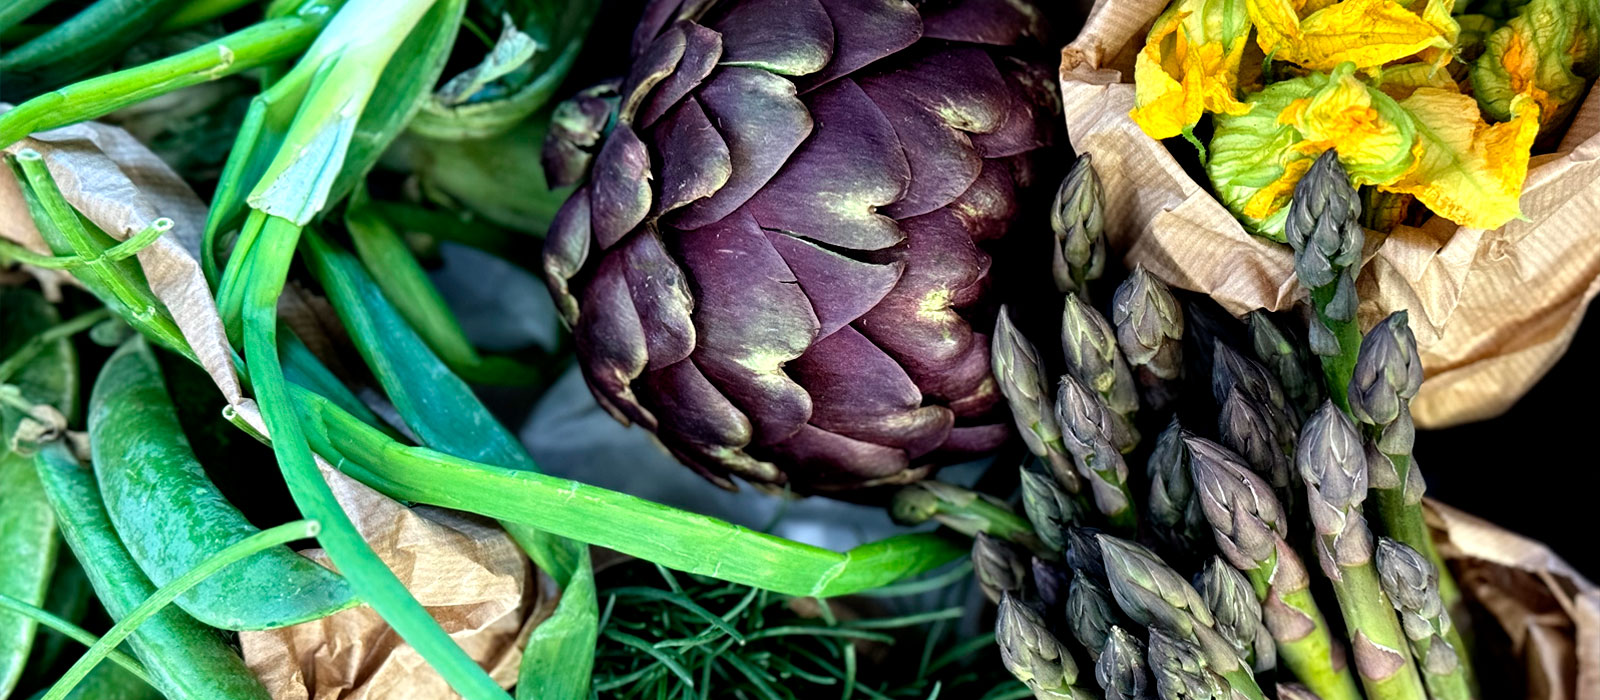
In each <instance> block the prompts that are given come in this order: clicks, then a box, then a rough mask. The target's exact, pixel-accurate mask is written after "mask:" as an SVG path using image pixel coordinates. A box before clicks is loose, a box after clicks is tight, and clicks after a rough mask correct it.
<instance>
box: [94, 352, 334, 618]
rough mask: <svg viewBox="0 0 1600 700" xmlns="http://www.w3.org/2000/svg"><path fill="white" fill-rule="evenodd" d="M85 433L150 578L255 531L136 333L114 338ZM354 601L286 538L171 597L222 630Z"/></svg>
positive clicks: (185, 566) (161, 580)
mask: <svg viewBox="0 0 1600 700" xmlns="http://www.w3.org/2000/svg"><path fill="white" fill-rule="evenodd" d="M89 439H90V444H91V446H92V448H93V453H94V469H95V476H96V478H97V479H98V480H99V483H100V493H101V496H102V497H103V498H104V500H105V508H106V511H107V513H108V514H109V516H110V519H111V523H112V525H113V526H115V528H116V531H117V535H118V536H119V537H120V538H121V540H122V542H123V544H124V545H126V546H127V549H128V553H129V554H130V555H132V557H133V559H134V561H136V562H138V565H139V568H140V569H141V570H142V571H143V572H144V573H145V575H146V576H148V577H149V578H150V580H151V581H153V582H155V584H156V585H158V586H161V585H166V584H167V583H169V582H171V581H172V580H173V579H176V578H177V577H179V576H181V575H183V574H184V572H187V571H189V570H190V569H192V568H194V567H195V566H196V565H198V564H199V563H200V562H202V561H204V560H205V559H206V558H207V557H209V556H211V555H213V554H216V553H217V552H219V551H221V550H222V549H223V548H225V547H227V546H228V545H230V544H233V543H235V542H238V541H239V540H242V539H244V538H246V537H249V536H250V535H253V534H255V533H256V532H259V530H258V529H257V528H256V527H255V526H254V525H251V524H250V522H249V521H248V520H246V519H245V517H244V515H243V514H241V513H240V512H239V510H238V509H237V508H235V507H234V506H233V504H231V503H229V502H228V500H227V498H225V497H224V496H223V495H222V492H221V491H219V490H217V488H216V485H215V484H213V483H211V480H210V479H208V478H207V477H206V474H205V470H204V469H203V468H202V467H201V466H200V463H199V461H198V460H196V459H195V456H194V452H193V451H192V450H190V449H189V442H188V440H187V439H185V438H184V436H183V431H182V427H181V426H180V425H179V423H178V416H177V413H176V411H175V410H174V408H173V406H172V400H171V398H169V397H168V396H167V390H166V385H165V383H164V382H163V381H162V378H161V372H160V369H159V367H158V366H157V365H156V360H155V356H154V355H153V354H152V353H151V351H150V348H149V346H148V345H146V344H145V342H144V340H143V339H142V338H134V339H133V340H130V341H129V342H127V343H125V344H123V346H122V347H121V348H119V349H118V350H117V352H116V353H114V354H112V356H111V359H110V360H107V361H106V365H105V367H104V368H103V369H102V370H101V371H100V377H99V378H98V379H96V380H95V385H94V392H93V394H92V395H91V397H90V401H89ZM356 602H357V600H356V598H355V593H354V592H353V591H352V590H351V588H350V585H349V584H348V583H346V582H345V580H344V579H343V578H341V577H340V576H339V575H337V574H335V573H333V572H331V571H329V570H327V569H324V568H322V567H321V566H318V565H317V564H316V563H315V562H312V561H311V560H310V559H306V558H305V557H302V556H300V555H298V554H296V553H294V552H293V551H292V550H290V549H288V548H287V547H277V548H273V549H269V550H266V551H264V552H261V553H259V554H256V555H254V556H252V557H250V558H248V559H245V560H244V561H241V562H238V563H236V564H233V565H231V566H229V567H227V568H225V569H223V570H222V571H220V572H218V573H217V574H216V575H215V576H213V577H211V578H209V579H207V580H206V581H204V582H202V583H201V584H199V585H197V586H195V587H194V589H193V590H191V591H189V592H187V593H185V594H183V595H181V596H179V597H178V600H177V603H178V606H179V607H181V608H183V610H184V611H185V612H187V613H189V614H190V615H192V616H194V617H195V619H197V620H199V621H201V622H204V623H206V624H208V625H211V626H213V627H219V628H222V629H229V630H263V629H274V628H278V627H285V626H288V625H293V624H297V623H300V622H306V621H308V620H315V619H318V618H321V617H326V616H328V615H330V614H333V613H335V612H338V611H339V610H343V609H345V608H348V607H351V606H352V605H355V604H356Z"/></svg>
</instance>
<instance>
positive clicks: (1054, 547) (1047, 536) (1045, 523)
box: [1021, 464, 1086, 552]
mask: <svg viewBox="0 0 1600 700" xmlns="http://www.w3.org/2000/svg"><path fill="white" fill-rule="evenodd" d="M1021 471H1022V512H1023V513H1025V514H1026V515H1027V516H1028V521H1029V522H1031V523H1033V531H1034V533H1036V534H1037V535H1038V538H1039V541H1040V542H1042V543H1044V546H1045V548H1046V549H1047V550H1048V551H1051V552H1060V551H1063V550H1065V549H1066V548H1067V528H1068V527H1069V526H1071V525H1072V524H1073V523H1076V522H1078V521H1080V520H1081V519H1082V518H1083V517H1084V516H1085V515H1086V513H1084V512H1083V510H1084V507H1083V505H1082V504H1080V503H1079V501H1078V499H1077V498H1075V497H1073V496H1072V495H1071V494H1069V493H1067V491H1066V489H1063V488H1061V484H1060V483H1059V482H1057V481H1056V479H1055V477H1054V476H1052V475H1050V474H1048V473H1046V472H1045V471H1044V470H1042V469H1039V468H1037V467H1034V466H1032V465H1028V464H1024V465H1023V466H1022V470H1021Z"/></svg>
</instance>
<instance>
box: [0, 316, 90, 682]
mask: <svg viewBox="0 0 1600 700" xmlns="http://www.w3.org/2000/svg"><path fill="white" fill-rule="evenodd" d="M59 321H60V318H59V317H58V316H57V315H56V312H55V309H54V308H52V307H51V306H50V304H49V303H48V302H46V301H45V300H44V297H41V296H39V294H37V293H35V292H33V291H32V290H28V289H4V290H0V360H3V359H4V358H7V357H10V356H11V355H12V354H13V353H15V352H17V350H18V349H20V348H21V347H22V346H23V345H24V344H26V343H27V341H28V340H29V339H30V338H33V337H34V336H35V335H37V334H39V333H40V332H42V331H44V330H45V329H46V328H49V327H50V326H53V325H55V324H56V323H57V322H59ZM76 366H77V359H76V357H75V356H74V354H73V351H72V345H71V344H70V343H68V342H67V341H66V340H64V339H63V340H58V341H56V342H52V343H48V344H46V346H45V347H44V348H43V349H42V350H41V351H40V352H39V353H38V354H36V355H34V356H33V358H32V359H30V360H29V361H28V362H27V363H26V364H24V365H22V367H21V368H20V369H18V370H17V372H16V373H15V374H13V375H12V376H11V377H9V378H6V379H5V382H6V383H7V384H9V385H10V388H9V389H7V391H13V390H14V392H15V394H14V398H16V399H20V401H21V402H26V403H31V404H38V405H47V406H50V407H53V408H55V409H56V410H57V411H60V412H61V413H63V414H71V413H72V410H73V403H74V399H75V398H76V395H77V389H78V384H77V372H76ZM25 417H26V412H25V410H24V409H23V408H22V407H20V406H18V405H16V404H12V403H9V402H0V426H3V427H0V593H4V594H6V595H8V596H11V597H13V598H16V599H18V600H21V601H23V602H26V603H28V604H30V605H35V606H42V605H43V604H44V600H45V596H46V594H47V593H48V590H49V587H50V586H49V584H50V575H51V572H52V571H53V569H54V568H55V561H56V550H57V544H56V543H57V539H56V521H55V515H54V513H53V512H52V511H51V510H50V504H49V502H48V501H46V500H45V496H44V489H43V488H42V487H41V486H40V484H39V476H38V474H36V473H35V472H34V470H33V463H32V461H31V460H29V459H28V458H27V457H26V456H24V455H21V454H16V453H13V452H12V451H11V441H12V437H13V435H14V434H15V433H16V431H17V429H18V428H19V427H20V424H21V423H22V421H23V420H24V419H25ZM37 627H38V626H37V624H36V623H35V622H34V621H33V620H32V619H30V618H27V617H24V616H22V615H18V614H16V613H12V612H0V698H3V697H6V696H7V695H8V694H10V692H11V691H12V690H13V689H14V688H15V687H16V684H17V681H18V679H20V678H21V677H22V669H23V666H24V664H26V663H27V661H28V654H29V652H30V651H31V650H32V648H33V640H34V633H35V631H36V630H37Z"/></svg>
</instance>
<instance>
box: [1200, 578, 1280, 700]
mask: <svg viewBox="0 0 1600 700" xmlns="http://www.w3.org/2000/svg"><path fill="white" fill-rule="evenodd" d="M1194 589H1195V590H1196V591H1198V592H1199V593H1200V598H1201V599H1203V600H1205V602H1206V608H1208V609H1209V610H1211V617H1212V618H1214V619H1216V621H1217V631H1218V632H1221V633H1222V636H1223V637H1224V638H1226V639H1227V640H1228V642H1230V643H1231V644H1233V650H1234V651H1235V652H1237V653H1238V654H1239V658H1241V659H1244V661H1245V663H1248V664H1250V665H1251V667H1252V668H1254V669H1255V672H1256V673H1264V672H1266V671H1269V670H1271V669H1272V668H1274V667H1275V666H1277V654H1276V652H1275V650H1274V649H1273V646H1272V637H1271V636H1270V635H1265V629H1266V628H1265V627H1264V626H1263V624H1262V621H1261V603H1260V601H1258V600H1256V594H1255V588H1254V587H1252V586H1251V584H1250V581H1249V580H1248V579H1246V578H1245V576H1244V574H1242V573H1240V572H1239V571H1238V570H1237V569H1235V568H1233V567H1232V566H1230V565H1229V564H1228V563H1227V562H1225V561H1223V559H1222V557H1212V558H1211V559H1210V560H1209V561H1207V562H1206V565H1205V568H1203V569H1201V570H1200V572H1199V573H1198V574H1195V577H1194ZM1264 635H1265V642H1266V643H1265V645H1264V646H1262V647H1261V648H1258V646H1257V642H1260V641H1262V638H1263V636H1264Z"/></svg>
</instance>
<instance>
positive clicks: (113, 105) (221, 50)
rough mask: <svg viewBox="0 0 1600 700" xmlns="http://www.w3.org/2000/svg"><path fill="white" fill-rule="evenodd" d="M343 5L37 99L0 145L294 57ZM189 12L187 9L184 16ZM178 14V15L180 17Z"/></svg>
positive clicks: (0, 135)
mask: <svg viewBox="0 0 1600 700" xmlns="http://www.w3.org/2000/svg"><path fill="white" fill-rule="evenodd" d="M339 1H340V0H306V2H304V4H303V5H302V8H301V11H300V12H297V13H296V14H292V15H289V16H286V17H282V18H278V19H271V20H267V21H264V22H261V23H259V24H255V25H251V26H249V27H247V28H245V29H242V30H240V31H237V32H234V33H232V34H229V35H227V36H224V37H221V38H218V39H216V40H215V41H211V42H208V43H205V44H202V45H200V46H197V47H195V48H192V49H189V50H188V51H184V52H182V53H179V54H175V55H172V56H168V57H166V58H163V59H161V60H158V61H151V62H149V63H144V64H140V65H137V66H133V67H131V68H127V69H125V70H120V71H117V72H114V73H107V74H105V75H101V76H96V77H93V78H89V79H87V80H83V81H80V82H76V83H73V84H71V85H67V86H64V87H61V88H59V89H56V90H52V91H50V92H46V93H44V94H41V95H38V96H36V97H34V98H32V99H29V100H27V101H25V102H23V103H22V104H19V105H17V106H15V107H13V108H11V110H10V111H8V112H6V113H4V114H0V145H9V144H12V143H15V142H16V141H17V140H19V139H21V138H22V137H24V136H27V135H28V134H30V133H33V132H37V131H45V130H48V129H54V128H56V127H61V126H66V125H68V124H76V123H78V122H82V121H88V120H90V119H96V118H99V117H102V116H105V115H107V114H110V113H111V112H113V111H116V110H118V109H121V108H123V107H126V106H128V105H132V104H136V103H139V102H143V101H145V100H148V99H150V98H152V97H156V96H158V95H164V94H167V93H169V92H172V91H174V90H178V89H181V88H185V87H189V86H191V85H198V84H200V83H204V82H210V81H213V80H218V79H220V78H224V77H227V76H229V75H233V74H236V73H239V72H240V71H245V70H249V69H251V68H255V67H257V66H261V65H265V64H270V63H276V62H278V61H283V60H286V59H289V58H292V57H294V56H295V55H297V54H299V53H300V52H301V51H304V50H305V48H306V47H307V46H309V45H310V44H311V40H312V39H313V38H315V37H316V35H317V32H318V31H321V29H322V26H323V25H325V24H327V22H328V18H329V17H332V16H333V9H334V8H335V7H336V6H337V5H338V4H339ZM188 9H189V8H187V7H186V8H184V10H182V11H180V14H182V13H183V12H186V11H187V10H188ZM177 16H178V15H174V18H176V17H177Z"/></svg>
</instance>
